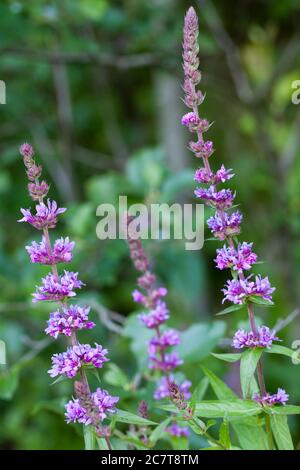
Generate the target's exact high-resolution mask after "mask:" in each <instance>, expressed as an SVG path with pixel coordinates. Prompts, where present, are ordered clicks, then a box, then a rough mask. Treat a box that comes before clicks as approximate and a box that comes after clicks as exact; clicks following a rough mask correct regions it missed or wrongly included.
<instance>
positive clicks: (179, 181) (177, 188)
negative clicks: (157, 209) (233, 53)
mask: <svg viewBox="0 0 300 470" xmlns="http://www.w3.org/2000/svg"><path fill="white" fill-rule="evenodd" d="M193 176H194V173H193V171H191V170H189V169H186V170H183V171H180V172H178V173H174V174H172V175H170V176H169V177H168V178H167V179H166V181H165V182H164V184H163V187H162V191H161V195H160V202H161V203H164V202H171V203H172V202H174V200H176V197H177V196H178V194H180V193H181V192H182V191H183V190H185V189H189V188H190V187H191V180H192V179H193Z"/></svg>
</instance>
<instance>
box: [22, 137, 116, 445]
mask: <svg viewBox="0 0 300 470" xmlns="http://www.w3.org/2000/svg"><path fill="white" fill-rule="evenodd" d="M20 154H21V155H22V157H23V160H24V164H25V167H26V174H27V177H28V180H29V182H28V192H29V195H30V197H31V199H32V200H33V201H34V202H35V203H36V206H35V213H34V212H31V210H30V209H21V212H22V215H23V218H22V219H20V220H19V222H27V223H29V224H30V225H32V226H33V227H35V228H36V229H37V230H39V231H41V232H42V239H41V241H40V242H39V243H37V242H35V241H34V242H32V244H31V245H30V246H26V250H27V252H28V254H29V257H30V260H31V262H32V263H38V264H42V265H46V266H50V267H51V271H50V272H49V274H47V276H46V277H45V278H43V279H42V282H41V285H40V286H38V287H37V289H36V292H35V293H34V294H33V302H46V301H48V302H56V303H57V308H56V310H55V311H53V312H52V313H51V314H50V318H49V321H48V325H47V328H46V330H45V332H46V334H48V335H50V336H52V337H53V338H54V339H57V338H58V337H59V336H60V335H64V336H66V337H68V338H69V343H70V347H69V348H68V349H67V350H66V351H65V352H63V353H58V354H54V355H53V357H52V367H51V369H50V370H49V371H48V373H49V375H50V376H51V377H67V378H70V379H73V378H77V377H78V380H76V381H75V383H74V391H75V398H73V399H72V400H70V401H69V402H68V403H67V404H66V406H65V409H66V413H65V416H66V421H67V423H71V422H73V423H76V422H78V423H83V424H84V425H91V426H93V428H94V429H95V431H96V433H97V435H98V436H99V437H104V438H105V440H106V442H107V445H108V448H111V446H110V441H109V435H110V431H109V428H108V427H106V426H103V424H102V422H103V420H104V419H105V418H106V417H107V416H108V415H110V414H112V413H115V411H116V409H115V405H116V403H117V402H118V400H119V398H118V397H113V396H110V395H109V394H108V392H107V391H105V390H102V389H100V388H97V390H96V391H95V392H91V390H90V387H89V383H88V379H87V375H86V369H87V368H96V369H101V368H102V367H103V365H104V363H105V362H107V361H108V360H109V359H108V358H107V353H108V351H107V350H106V349H104V348H103V347H102V346H101V345H99V344H95V346H94V347H92V346H90V345H89V344H81V343H80V342H79V341H78V339H77V331H79V330H82V329H91V328H94V326H95V324H94V323H93V322H92V321H91V320H89V311H90V309H89V307H81V306H79V305H77V304H69V300H70V299H72V298H73V297H75V296H76V290H77V289H81V288H82V287H83V286H84V284H83V283H82V282H81V281H80V280H79V279H78V273H74V272H71V271H67V270H64V271H63V273H59V271H58V265H59V264H60V263H70V262H71V261H72V256H73V249H74V246H75V243H74V242H71V241H70V240H69V238H68V237H67V238H59V239H57V240H55V241H54V243H53V245H52V243H51V240H50V234H49V229H53V228H55V227H56V224H57V222H58V216H59V215H60V214H62V213H64V212H65V211H66V209H65V208H58V206H57V203H56V202H55V201H51V200H50V199H47V202H45V198H46V196H47V194H48V191H49V185H48V184H47V182H46V181H44V180H42V181H41V180H40V177H41V175H42V167H41V166H40V165H37V164H36V162H35V160H34V150H33V148H32V146H31V145H29V144H27V143H25V144H23V145H22V146H21V147H20Z"/></svg>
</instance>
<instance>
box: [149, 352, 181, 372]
mask: <svg viewBox="0 0 300 470" xmlns="http://www.w3.org/2000/svg"><path fill="white" fill-rule="evenodd" d="M149 360H150V363H149V368H150V369H159V370H161V371H163V372H164V373H168V372H170V371H172V370H173V369H175V368H176V367H178V366H181V364H183V360H182V359H180V357H179V356H178V353H177V352H171V353H169V354H164V356H163V357H161V356H159V357H158V356H156V355H153V356H152V355H150V356H149Z"/></svg>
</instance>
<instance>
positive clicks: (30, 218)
mask: <svg viewBox="0 0 300 470" xmlns="http://www.w3.org/2000/svg"><path fill="white" fill-rule="evenodd" d="M35 210H36V213H35V214H31V212H30V209H21V212H22V214H23V218H22V219H20V220H19V221H18V222H28V223H29V224H31V225H33V227H35V228H36V229H38V230H43V229H44V228H46V227H47V228H54V227H55V226H56V224H57V216H58V215H59V214H62V213H63V212H65V211H66V210H67V209H65V208H64V207H62V208H58V207H57V203H56V202H55V201H50V199H48V201H47V204H44V203H43V202H40V203H39V204H37V205H36V207H35Z"/></svg>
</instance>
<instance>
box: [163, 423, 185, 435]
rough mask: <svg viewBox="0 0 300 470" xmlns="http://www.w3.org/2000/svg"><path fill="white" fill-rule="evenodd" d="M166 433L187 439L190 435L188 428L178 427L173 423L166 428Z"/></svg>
mask: <svg viewBox="0 0 300 470" xmlns="http://www.w3.org/2000/svg"><path fill="white" fill-rule="evenodd" d="M166 432H168V433H169V434H171V436H174V437H188V436H189V435H190V431H189V428H187V427H182V426H179V424H177V423H176V422H175V421H174V422H173V423H172V424H171V425H170V426H168V427H167V428H166Z"/></svg>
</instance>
